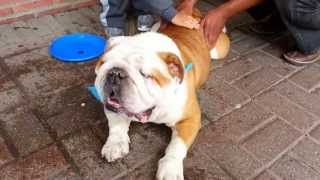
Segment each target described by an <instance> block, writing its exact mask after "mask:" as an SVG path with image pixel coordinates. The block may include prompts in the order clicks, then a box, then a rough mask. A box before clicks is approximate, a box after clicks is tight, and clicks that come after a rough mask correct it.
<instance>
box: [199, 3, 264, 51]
mask: <svg viewBox="0 0 320 180" xmlns="http://www.w3.org/2000/svg"><path fill="white" fill-rule="evenodd" d="M263 1H264V0H230V1H228V2H226V3H224V4H222V5H220V6H218V7H217V8H214V9H212V10H210V11H209V12H208V14H207V15H206V16H205V17H204V18H203V19H202V21H201V26H202V27H203V29H204V34H205V36H206V38H207V41H208V44H209V46H210V47H213V46H214V45H215V43H216V40H217V38H218V36H219V34H220V33H221V31H222V29H223V27H224V26H225V24H226V22H227V20H228V19H229V18H231V17H232V16H234V15H236V14H238V13H240V12H242V11H245V10H247V9H249V8H251V7H254V6H256V5H258V4H260V3H261V2H263Z"/></svg>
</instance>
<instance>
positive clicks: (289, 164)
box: [271, 155, 320, 180]
mask: <svg viewBox="0 0 320 180" xmlns="http://www.w3.org/2000/svg"><path fill="white" fill-rule="evenodd" d="M271 170H272V171H273V172H275V173H276V174H277V175H279V176H280V177H281V178H282V179H290V180H301V179H308V180H318V179H319V177H320V174H319V173H318V172H316V171H315V170H313V169H312V168H310V167H308V166H306V165H304V164H303V163H301V162H299V161H297V160H296V159H293V158H291V157H290V156H287V155H286V156H284V157H283V158H281V159H280V160H279V161H277V162H276V163H275V164H274V165H273V166H272V167H271Z"/></svg>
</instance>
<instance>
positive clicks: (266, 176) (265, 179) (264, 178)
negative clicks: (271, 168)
mask: <svg viewBox="0 0 320 180" xmlns="http://www.w3.org/2000/svg"><path fill="white" fill-rule="evenodd" d="M254 180H277V178H276V177H275V176H274V175H272V174H271V173H269V172H268V171H264V172H262V173H261V174H260V175H259V176H257V177H256V178H254Z"/></svg>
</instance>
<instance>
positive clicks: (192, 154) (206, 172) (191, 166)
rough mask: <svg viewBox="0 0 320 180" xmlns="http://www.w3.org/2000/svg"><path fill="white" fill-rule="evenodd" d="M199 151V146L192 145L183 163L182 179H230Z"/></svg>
mask: <svg viewBox="0 0 320 180" xmlns="http://www.w3.org/2000/svg"><path fill="white" fill-rule="evenodd" d="M199 149H201V146H200V145H197V144H194V145H193V146H192V149H191V150H189V152H188V155H187V158H186V159H185V161H184V177H185V179H186V180H231V179H232V177H230V176H229V175H228V174H227V173H226V172H225V171H224V170H223V169H221V167H220V166H219V165H218V164H217V163H216V162H215V161H213V160H212V159H210V158H209V157H208V156H207V155H206V154H204V153H203V152H201V151H200V150H199Z"/></svg>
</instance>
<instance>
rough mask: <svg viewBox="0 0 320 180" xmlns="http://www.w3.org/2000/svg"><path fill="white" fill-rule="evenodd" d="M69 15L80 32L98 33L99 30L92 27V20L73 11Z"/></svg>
mask: <svg viewBox="0 0 320 180" xmlns="http://www.w3.org/2000/svg"><path fill="white" fill-rule="evenodd" d="M68 15H69V16H70V17H69V18H70V19H71V20H72V23H73V24H75V25H76V26H78V27H77V29H78V31H79V32H88V33H98V31H99V29H95V28H94V27H92V26H91V22H90V20H89V19H88V18H87V17H86V16H84V15H82V14H81V13H80V12H79V11H71V12H70V14H68Z"/></svg>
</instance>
